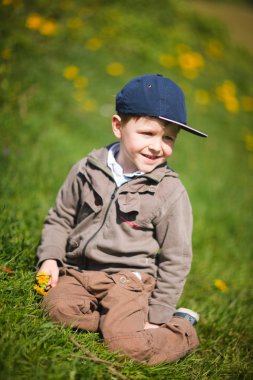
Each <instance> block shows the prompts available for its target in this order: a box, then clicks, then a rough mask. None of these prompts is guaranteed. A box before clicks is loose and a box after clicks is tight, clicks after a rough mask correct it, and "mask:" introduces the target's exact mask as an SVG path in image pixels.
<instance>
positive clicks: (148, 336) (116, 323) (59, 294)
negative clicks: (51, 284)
mask: <svg viewBox="0 0 253 380" xmlns="http://www.w3.org/2000/svg"><path fill="white" fill-rule="evenodd" d="M154 285H155V280H154V278H153V277H152V276H149V275H147V274H142V281H140V280H139V279H138V278H137V277H136V276H135V275H134V274H133V273H132V272H129V271H122V272H119V273H117V274H112V275H109V274H107V273H105V272H92V271H90V272H89V271H87V272H82V273H81V272H78V271H76V270H73V269H63V270H62V271H61V276H60V278H59V282H58V284H57V286H56V287H55V288H52V289H51V290H50V291H49V292H48V294H47V295H46V296H45V297H44V300H43V307H44V308H45V310H46V314H47V315H49V316H50V318H51V319H52V320H54V321H56V322H60V323H61V324H63V325H65V326H71V327H75V328H78V329H82V330H86V331H98V330H100V331H101V332H102V335H103V337H104V341H105V344H106V345H107V346H108V348H109V349H110V350H111V351H118V352H121V353H124V354H126V355H128V356H129V357H131V358H133V359H135V360H137V361H146V362H147V364H149V365H154V364H158V363H161V362H170V361H174V360H177V359H179V358H181V357H183V356H185V355H186V354H188V353H189V352H191V351H192V350H194V349H195V348H196V347H198V344H199V343H198V337H197V334H196V331H195V329H194V327H193V326H192V325H191V324H190V323H189V322H188V321H187V320H185V319H182V318H178V317H172V319H171V320H170V321H169V322H168V323H165V324H163V325H162V326H160V328H156V329H147V330H144V324H145V322H147V320H148V299H149V297H150V293H151V291H152V290H153V288H154Z"/></svg>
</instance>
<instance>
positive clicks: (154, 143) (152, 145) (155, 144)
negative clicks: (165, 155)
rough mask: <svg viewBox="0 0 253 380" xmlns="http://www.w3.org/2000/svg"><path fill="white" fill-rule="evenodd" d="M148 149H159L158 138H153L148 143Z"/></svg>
mask: <svg viewBox="0 0 253 380" xmlns="http://www.w3.org/2000/svg"><path fill="white" fill-rule="evenodd" d="M149 149H150V150H152V151H154V152H156V153H158V152H160V151H161V141H160V140H159V139H155V140H153V141H152V142H151V143H150V144H149Z"/></svg>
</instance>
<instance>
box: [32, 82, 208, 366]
mask: <svg viewBox="0 0 253 380" xmlns="http://www.w3.org/2000/svg"><path fill="white" fill-rule="evenodd" d="M116 110H117V114H116V115H113V117H112V129H113V132H114V135H115V136H116V138H118V139H119V142H118V143H114V144H112V145H110V146H108V147H106V148H103V149H100V150H94V151H93V152H91V153H90V154H89V155H88V156H87V157H86V158H84V159H82V160H81V161H80V162H78V163H77V164H76V165H75V166H74V167H73V168H72V170H71V171H70V173H69V175H68V177H67V179H66V181H65V182H64V184H63V186H62V188H61V189H60V191H59V193H58V196H57V200H56V204H55V207H54V208H53V209H51V210H50V211H49V214H48V217H47V219H46V221H45V225H44V229H43V234H42V242H41V245H40V247H39V248H38V258H39V262H38V265H39V268H40V272H44V273H47V274H49V275H50V276H51V277H50V282H49V286H50V290H49V292H48V294H47V295H46V296H45V297H44V300H43V307H44V308H45V310H46V313H47V315H49V316H50V317H51V319H52V320H54V321H56V322H59V323H61V324H63V325H65V326H71V327H73V328H77V329H80V330H86V331H98V330H100V331H101V333H102V335H103V338H104V341H105V343H106V345H107V346H108V348H109V349H110V350H112V351H119V352H123V353H125V354H126V355H128V356H130V357H131V358H133V359H135V360H138V361H145V362H146V363H147V364H149V365H153V364H157V363H160V362H164V361H173V360H177V359H179V358H180V357H183V356H184V355H186V354H187V353H189V352H191V351H192V350H193V349H195V348H196V347H197V346H198V338H197V334H196V331H195V329H194V327H193V325H194V324H195V323H197V321H198V318H199V317H198V314H197V313H195V312H193V311H192V310H188V309H178V310H175V307H176V304H177V302H178V299H179V297H180V295H181V293H182V290H183V286H184V283H185V280H186V276H187V274H188V272H189V269H190V264H191V233H192V213H191V206H190V202H189V199H188V196H187V193H186V191H185V189H184V187H183V185H182V184H181V182H180V180H179V179H178V175H177V174H176V173H175V172H173V171H172V170H171V169H169V167H168V166H167V164H166V161H167V159H168V158H169V157H170V156H171V154H172V152H173V147H174V144H175V141H176V138H177V135H178V133H179V131H180V129H184V130H186V131H188V132H191V133H194V134H196V135H199V136H203V137H207V135H205V134H204V133H202V132H200V131H197V130H196V129H193V128H191V127H189V126H187V124H186V110H185V102H184V94H183V92H182V90H181V89H180V88H179V87H178V86H177V84H175V83H174V82H173V81H171V80H170V79H167V78H165V77H163V76H162V75H142V76H139V77H137V78H134V79H132V80H131V81H130V82H128V83H127V84H126V85H125V86H124V87H123V89H122V90H121V91H120V92H119V93H118V94H117V97H116ZM158 251H159V253H158Z"/></svg>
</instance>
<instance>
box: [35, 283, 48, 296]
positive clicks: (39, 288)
mask: <svg viewBox="0 0 253 380" xmlns="http://www.w3.org/2000/svg"><path fill="white" fill-rule="evenodd" d="M33 288H34V290H36V292H37V293H38V294H40V295H41V296H45V295H46V294H47V292H46V291H45V290H44V289H42V288H41V287H40V286H39V285H34V287H33Z"/></svg>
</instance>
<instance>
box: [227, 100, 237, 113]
mask: <svg viewBox="0 0 253 380" xmlns="http://www.w3.org/2000/svg"><path fill="white" fill-rule="evenodd" d="M224 105H225V108H226V110H227V111H229V112H231V113H236V112H238V111H239V102H238V100H237V99H236V97H235V96H230V97H227V98H226V100H225V101H224Z"/></svg>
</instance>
